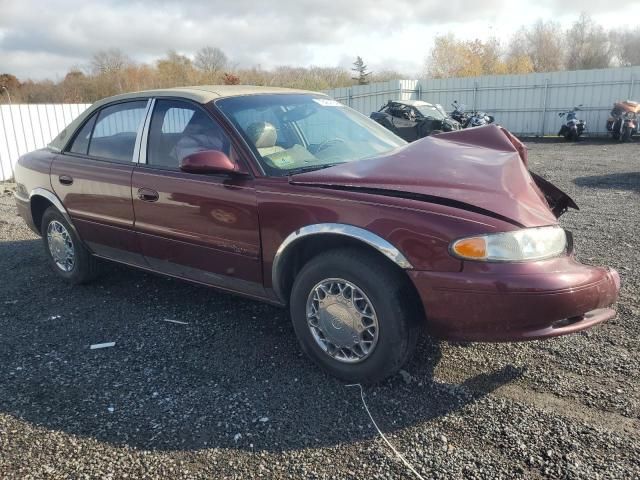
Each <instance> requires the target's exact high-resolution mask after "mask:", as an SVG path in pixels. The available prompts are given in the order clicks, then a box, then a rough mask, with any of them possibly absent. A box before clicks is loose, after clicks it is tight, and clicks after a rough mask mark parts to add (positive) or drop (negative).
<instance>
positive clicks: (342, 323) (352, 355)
mask: <svg viewBox="0 0 640 480" xmlns="http://www.w3.org/2000/svg"><path fill="white" fill-rule="evenodd" d="M307 324H308V326H309V329H310V330H311V333H312V334H313V338H314V339H315V341H316V343H317V344H318V346H319V347H320V348H321V349H322V350H323V351H324V352H325V353H326V354H327V355H329V356H330V357H332V358H334V359H336V360H338V361H340V362H344V363H356V362H361V361H362V360H364V359H366V358H367V357H369V355H371V353H372V352H373V350H374V349H375V347H376V343H377V342H378V331H379V328H378V318H377V316H376V312H375V310H374V308H373V305H372V303H371V301H370V300H369V299H368V298H367V296H366V295H365V294H364V292H363V291H362V290H360V289H359V288H358V287H357V286H356V285H354V284H353V283H351V282H348V281H346V280H343V279H341V278H328V279H325V280H322V281H321V282H319V283H318V284H316V286H315V287H313V289H311V293H310V294H309V297H308V298H307Z"/></svg>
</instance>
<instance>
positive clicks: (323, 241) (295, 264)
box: [279, 233, 424, 318]
mask: <svg viewBox="0 0 640 480" xmlns="http://www.w3.org/2000/svg"><path fill="white" fill-rule="evenodd" d="M337 248H358V249H361V250H363V251H366V252H369V253H371V254H372V255H373V256H375V258H376V259H380V261H381V262H383V263H385V264H386V265H388V266H390V268H392V269H394V270H396V271H398V272H400V273H401V274H402V276H403V278H405V279H406V282H407V285H406V287H407V288H408V289H409V291H410V293H411V294H412V295H413V294H414V295H415V296H414V298H415V299H416V300H417V301H416V303H417V304H418V305H417V308H419V311H420V313H421V314H422V315H423V318H424V310H423V307H422V302H420V301H418V300H419V298H420V297H419V295H418V291H417V290H416V288H415V286H414V284H413V282H412V281H411V280H410V279H409V276H408V275H407V274H406V272H405V271H404V269H403V268H401V267H400V266H398V265H397V264H396V263H394V262H393V261H392V260H391V259H390V258H389V257H387V256H386V255H384V254H382V253H380V252H379V251H378V250H376V249H375V248H374V247H372V246H371V245H368V244H366V243H364V242H362V241H360V240H358V239H356V238H352V237H347V236H344V235H340V234H332V233H323V234H320V235H311V236H308V237H306V238H301V239H300V240H298V241H296V242H295V243H293V244H292V245H291V246H290V247H289V248H288V249H287V250H286V253H285V257H284V258H283V259H282V263H281V265H280V268H279V270H280V272H279V279H280V291H281V292H282V294H283V296H284V297H285V298H284V300H285V301H286V302H287V303H288V302H289V296H290V294H291V288H292V287H293V282H294V280H295V278H296V276H297V275H298V273H299V272H300V270H301V269H302V267H303V266H304V265H305V264H306V263H307V262H308V261H309V260H311V259H312V258H313V257H315V256H316V255H319V254H321V253H323V252H326V251H329V250H334V249H337Z"/></svg>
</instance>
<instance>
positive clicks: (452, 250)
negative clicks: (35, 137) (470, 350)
mask: <svg viewBox="0 0 640 480" xmlns="http://www.w3.org/2000/svg"><path fill="white" fill-rule="evenodd" d="M16 180H17V183H18V187H17V191H16V203H17V206H18V210H19V212H20V215H21V216H22V217H23V218H24V219H25V221H26V222H27V223H28V224H29V225H30V227H31V228H32V229H33V230H34V231H35V232H36V233H38V234H39V235H41V236H42V238H43V240H44V246H45V249H46V252H47V255H48V258H49V260H50V263H51V265H52V267H53V269H54V270H55V271H56V272H57V273H58V274H59V275H60V276H61V277H62V278H64V279H66V280H68V281H70V282H73V283H83V282H86V281H88V280H90V279H91V278H93V277H94V275H95V274H96V272H97V269H98V268H97V267H98V258H103V259H108V260H113V261H116V262H120V263H124V264H127V265H131V266H134V267H138V268H142V269H144V270H149V271H152V272H158V273H162V274H165V275H170V276H173V277H178V278H182V279H185V280H189V281H192V282H197V283H201V284H206V285H211V286H214V287H218V288H221V289H224V290H228V291H231V292H235V293H239V294H242V295H246V296H248V297H252V298H256V299H260V300H264V301H267V302H270V303H274V304H278V305H282V306H288V307H289V308H290V311H291V317H292V319H293V325H294V327H295V331H296V334H297V335H298V338H299V340H300V344H301V346H302V349H303V350H304V351H305V352H306V353H307V354H308V355H309V356H310V357H311V358H312V359H313V360H315V361H316V362H317V363H318V364H319V365H321V366H322V367H323V368H324V369H325V370H327V371H328V372H330V373H331V374H333V375H335V376H337V377H340V378H342V379H345V380H348V381H363V382H372V381H377V380H380V379H382V378H385V377H387V376H388V375H390V374H392V373H394V372H395V371H397V370H398V369H399V368H400V367H401V366H402V365H403V364H404V363H405V362H406V361H407V359H408V358H409V356H410V355H411V354H412V352H413V350H414V348H415V345H416V339H417V337H418V334H419V332H420V330H421V329H422V328H423V327H424V328H426V330H427V332H428V333H430V334H432V335H434V336H437V337H440V338H444V339H451V340H468V341H469V340H472V341H513V340H529V339H538V338H546V337H553V336H557V335H563V334H567V333H572V332H576V331H579V330H584V329H586V328H589V327H591V326H593V325H595V324H598V323H601V322H604V321H605V320H607V319H610V318H611V317H612V316H613V315H614V311H613V310H612V309H611V308H610V307H611V305H612V304H613V303H614V301H615V300H616V297H617V294H618V290H619V283H620V280H619V277H618V274H617V273H616V272H615V271H614V270H611V269H608V268H601V267H593V266H588V265H583V264H581V263H579V262H578V261H577V260H576V258H575V256H574V253H573V247H572V241H571V234H570V233H569V232H567V231H565V230H564V229H563V228H562V227H561V226H560V225H559V224H558V220H557V218H558V217H559V216H560V215H561V214H562V213H563V212H564V211H566V210H567V209H568V208H577V207H576V205H575V203H574V202H573V201H572V200H571V198H569V197H568V196H567V195H566V194H564V193H563V192H562V191H560V190H559V189H558V188H556V187H555V186H553V185H552V184H550V183H549V182H547V181H545V180H544V179H542V178H540V177H538V176H536V175H535V174H533V173H530V172H529V171H528V170H527V156H526V150H525V148H524V147H523V145H522V144H521V143H520V142H519V141H518V140H517V139H516V138H514V137H513V136H512V135H510V134H509V133H508V132H507V131H505V130H503V129H501V128H499V127H496V126H487V127H480V128H475V129H472V130H465V131H461V132H453V133H446V134H441V135H437V136H433V137H428V138H425V139H423V140H420V141H417V142H415V143H412V144H407V143H406V142H404V141H403V140H401V139H400V138H398V137H396V136H395V135H393V134H392V133H390V132H389V131H387V130H385V129H384V128H383V127H381V126H379V125H378V124H376V123H375V122H374V121H372V120H369V119H368V118H366V117H364V116H362V115H360V114H359V113H357V112H355V111H353V110H351V109H349V108H347V107H345V106H344V105H342V104H340V103H338V102H335V101H333V100H331V99H330V98H328V97H326V96H324V95H321V94H318V93H311V92H304V91H296V90H285V89H276V88H256V87H240V86H209V87H193V88H176V89H169V90H156V91H147V92H138V93H131V94H126V95H119V96H116V97H111V98H108V99H105V100H102V101H100V102H98V103H96V104H95V105H93V106H92V107H91V108H89V109H88V110H87V111H86V112H84V113H83V114H82V115H81V116H80V117H79V118H78V119H76V120H75V121H74V122H73V123H72V124H71V125H70V126H69V127H67V129H65V130H64V131H63V132H62V133H61V134H60V135H59V136H58V137H57V138H56V139H55V140H54V141H53V142H52V143H51V144H50V145H49V147H48V148H46V149H43V150H38V151H36V152H32V153H30V154H28V155H25V156H23V157H22V158H20V160H19V162H18V166H17V169H16Z"/></svg>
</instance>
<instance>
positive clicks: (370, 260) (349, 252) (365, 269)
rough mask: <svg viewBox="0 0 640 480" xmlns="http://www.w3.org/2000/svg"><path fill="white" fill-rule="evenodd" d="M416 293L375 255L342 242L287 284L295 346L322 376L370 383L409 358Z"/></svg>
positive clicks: (414, 329) (414, 339)
mask: <svg viewBox="0 0 640 480" xmlns="http://www.w3.org/2000/svg"><path fill="white" fill-rule="evenodd" d="M417 302H418V299H417V298H416V295H415V292H414V291H413V289H412V288H411V284H410V282H409V280H408V278H407V277H406V276H405V275H404V274H403V272H402V271H399V270H397V269H396V268H395V267H394V266H393V265H390V264H388V263H387V261H386V260H385V259H383V258H380V257H379V256H378V255H376V254H375V253H371V252H367V251H363V250H361V249H355V248H348V249H337V250H330V251H328V252H325V253H322V254H320V255H318V256H316V257H314V258H313V259H312V260H310V261H309V262H308V263H307V264H305V265H304V267H303V268H302V270H301V271H300V273H299V274H298V275H297V277H296V279H295V281H294V284H293V288H292V290H291V302H290V309H291V318H292V320H293V326H294V329H295V332H296V335H297V337H298V340H299V342H300V345H301V347H302V350H303V351H304V352H305V353H306V354H307V355H308V356H309V357H310V358H311V359H312V360H313V361H314V362H315V363H316V364H318V365H319V366H320V367H321V368H322V369H324V370H325V371H326V372H328V373H329V374H331V375H333V376H335V377H337V378H340V379H342V380H345V381H348V382H354V383H356V382H359V383H375V382H379V381H381V380H383V379H385V378H387V377H388V376H390V375H392V374H394V373H396V372H397V371H398V370H399V369H400V368H401V367H402V366H403V365H404V364H405V363H406V361H407V360H408V359H409V358H410V357H411V355H412V353H413V352H414V350H415V346H416V342H417V339H418V336H419V332H420V323H419V319H420V316H421V315H420V313H421V309H420V307H419V306H418V303H417Z"/></svg>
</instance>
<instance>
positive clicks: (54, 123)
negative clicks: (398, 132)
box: [0, 67, 640, 180]
mask: <svg viewBox="0 0 640 480" xmlns="http://www.w3.org/2000/svg"><path fill="white" fill-rule="evenodd" d="M639 84H640V67H627V68H610V69H603V70H582V71H575V72H553V73H532V74H529V75H500V76H486V77H471V78H447V79H441V80H434V79H428V80H392V81H389V82H380V83H373V84H370V85H358V86H354V87H347V88H336V89H333V90H329V91H327V92H326V93H328V94H329V95H330V96H332V97H333V98H335V99H336V100H339V101H341V102H343V103H345V104H346V105H349V106H351V107H353V108H355V109H356V110H358V111H359V112H361V113H363V114H365V115H369V114H370V113H371V112H373V111H375V110H378V109H379V108H380V107H381V106H382V105H384V104H385V103H386V102H387V100H390V99H393V100H400V99H402V100H412V99H413V100H416V99H421V100H426V101H429V102H432V103H440V104H441V105H443V106H444V107H445V109H447V110H449V109H450V108H449V107H450V104H451V102H453V101H454V100H458V101H459V102H460V103H463V104H465V105H466V106H467V108H468V109H472V110H482V111H486V112H487V113H489V114H491V115H494V116H495V117H496V121H497V122H498V123H500V124H501V125H503V126H505V127H506V128H508V129H509V130H511V131H512V132H514V133H516V134H519V135H524V136H540V135H554V134H556V133H557V131H558V129H559V127H560V125H561V119H560V118H559V117H558V113H559V112H563V111H566V110H569V109H570V108H572V107H574V106H576V105H579V104H582V105H583V107H581V108H582V110H583V112H582V113H580V117H581V118H583V119H584V120H586V122H587V132H588V134H590V135H604V134H606V129H605V123H606V120H607V117H608V115H609V112H610V111H611V107H612V106H613V103H614V102H615V101H616V100H626V99H634V98H635V99H636V100H638V99H640V85H639ZM88 106H89V105H88V104H59V105H13V106H9V105H0V180H6V179H9V178H11V177H13V168H14V165H15V162H16V161H17V159H18V157H19V156H20V155H23V154H25V153H27V152H29V151H31V150H35V149H37V148H42V147H44V146H45V145H46V144H47V143H49V142H50V141H51V139H53V137H55V136H56V135H57V134H58V132H59V131H60V130H62V129H63V128H64V127H65V126H66V125H68V124H69V123H70V122H71V121H72V120H73V119H74V118H75V117H77V116H78V115H79V114H80V113H81V112H82V111H83V110H84V109H85V108H87V107H88Z"/></svg>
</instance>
